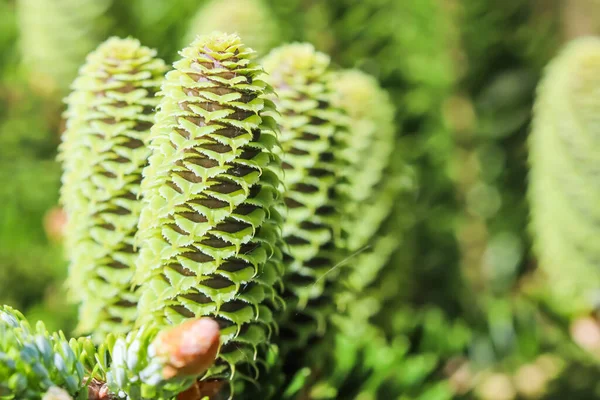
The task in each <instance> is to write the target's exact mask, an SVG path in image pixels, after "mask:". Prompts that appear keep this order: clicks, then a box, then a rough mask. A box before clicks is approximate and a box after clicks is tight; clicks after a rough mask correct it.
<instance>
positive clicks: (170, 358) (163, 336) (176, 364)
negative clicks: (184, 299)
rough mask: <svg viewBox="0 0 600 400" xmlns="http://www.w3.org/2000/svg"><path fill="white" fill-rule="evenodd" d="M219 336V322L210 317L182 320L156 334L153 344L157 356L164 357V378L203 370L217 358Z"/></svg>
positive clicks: (196, 373)
mask: <svg viewBox="0 0 600 400" xmlns="http://www.w3.org/2000/svg"><path fill="white" fill-rule="evenodd" d="M219 339H220V335H219V325H218V324H217V323H216V322H215V321H214V320H212V319H210V318H200V319H194V320H190V321H186V322H184V323H183V324H181V325H179V326H176V327H175V328H172V329H169V330H165V331H162V332H161V333H159V334H158V336H157V337H156V339H155V340H154V343H153V345H154V348H155V349H156V354H157V356H159V357H164V358H165V359H166V365H165V367H164V369H163V376H164V377H165V379H170V378H173V377H175V376H194V375H200V374H202V373H204V372H205V371H206V370H207V369H208V368H210V367H211V366H212V364H213V363H214V362H215V359H216V358H217V352H218V351H219V344H220V343H219Z"/></svg>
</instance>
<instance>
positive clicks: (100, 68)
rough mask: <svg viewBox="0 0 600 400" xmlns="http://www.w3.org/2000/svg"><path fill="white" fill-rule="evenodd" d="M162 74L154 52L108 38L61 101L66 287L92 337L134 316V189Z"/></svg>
mask: <svg viewBox="0 0 600 400" xmlns="http://www.w3.org/2000/svg"><path fill="white" fill-rule="evenodd" d="M164 72H165V65H164V63H163V62H162V60H159V59H156V58H155V52H154V51H153V50H150V49H148V48H147V47H144V46H141V45H140V43H139V42H138V41H137V40H133V39H117V38H112V39H110V40H108V41H106V42H105V43H104V44H102V45H101V46H100V47H99V48H98V49H97V50H96V51H95V52H93V53H91V54H90V56H89V57H88V59H87V63H86V64H85V65H84V66H83V67H82V69H81V71H80V76H79V77H78V78H77V79H76V80H75V83H74V84H73V92H72V94H71V95H70V96H69V97H68V98H67V104H68V109H67V111H66V114H65V116H66V118H67V129H66V131H65V133H64V136H63V143H62V144H61V147H60V152H61V154H60V158H61V160H62V161H63V166H64V175H63V187H62V192H61V195H62V203H63V204H64V208H65V210H66V213H67V215H68V229H67V237H66V245H67V253H68V256H69V259H70V262H71V264H70V279H69V287H70V289H71V292H72V293H73V294H74V295H75V296H76V298H77V299H78V300H80V301H81V310H80V316H81V319H80V330H81V331H83V332H86V333H87V332H92V331H93V332H94V334H95V335H96V336H98V337H102V336H103V335H104V334H106V333H109V332H113V333H118V332H128V331H129V329H130V327H131V325H132V324H133V321H134V319H135V316H136V304H137V301H136V298H137V296H136V294H135V293H134V292H132V291H131V290H130V289H131V279H132V277H133V268H134V263H135V259H136V257H137V251H136V248H135V246H134V235H135V232H136V230H137V224H138V219H139V214H140V209H141V203H140V201H139V200H138V198H139V194H140V193H139V187H140V181H141V179H142V169H143V167H144V166H145V165H146V163H147V158H148V156H149V154H150V151H149V149H148V146H147V144H148V138H149V132H150V127H151V126H152V121H153V118H154V115H153V113H154V111H153V110H154V108H155V107H156V105H157V104H158V98H157V97H156V93H157V91H158V90H159V87H160V83H161V80H162V76H163V73H164Z"/></svg>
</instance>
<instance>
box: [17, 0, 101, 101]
mask: <svg viewBox="0 0 600 400" xmlns="http://www.w3.org/2000/svg"><path fill="white" fill-rule="evenodd" d="M17 5H18V12H19V27H20V34H21V35H20V41H21V43H20V44H21V52H22V54H23V61H24V64H25V66H26V67H27V69H28V70H29V72H30V73H31V82H32V83H33V84H34V85H35V86H36V87H38V88H40V89H42V90H44V91H48V92H54V91H59V92H66V90H67V89H68V87H69V85H70V84H71V82H72V81H73V79H74V78H75V76H76V75H77V69H78V68H79V66H80V65H81V63H82V62H83V61H84V59H85V56H86V54H88V53H89V52H90V51H92V50H93V49H94V47H96V45H97V44H98V43H99V42H100V40H101V39H102V37H103V36H104V31H105V26H106V23H105V21H104V20H103V15H104V14H105V13H106V10H107V9H108V7H109V6H110V0H62V1H55V0H18V1H17ZM75 39H76V40H75Z"/></svg>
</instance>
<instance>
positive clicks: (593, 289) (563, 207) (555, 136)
mask: <svg viewBox="0 0 600 400" xmlns="http://www.w3.org/2000/svg"><path fill="white" fill-rule="evenodd" d="M598 115H600V39H598V38H582V39H577V40H576V41H574V42H572V43H571V44H569V45H568V46H567V48H566V49H565V50H564V51H563V52H562V54H561V55H559V56H558V58H557V59H556V60H555V61H553V62H552V63H551V64H550V66H549V67H548V69H547V71H546V76H545V78H544V79H543V81H542V83H541V84H540V87H539V89H538V96H537V100H536V104H535V115H534V125H533V130H532V133H531V135H530V138H529V146H530V164H531V172H530V186H529V199H530V202H531V216H532V221H531V222H532V224H531V227H532V231H533V235H534V239H535V249H536V252H537V255H538V257H539V265H540V268H541V269H542V270H543V271H544V272H545V274H546V275H547V277H548V282H549V287H550V292H551V293H552V298H551V302H552V304H553V305H554V306H556V308H557V309H558V310H560V311H561V312H564V313H565V314H568V315H573V314H576V313H580V312H589V311H590V310H592V309H594V308H597V307H598V306H599V305H600V298H599V297H598V290H599V289H600V272H599V270H598V260H599V259H600V246H598V244H597V236H598V233H599V229H598V226H599V224H600V211H599V209H598V201H599V200H600V183H599V181H598V174H599V173H600V168H599V165H600V163H599V161H600V142H599V141H598V137H600V125H599V124H598Z"/></svg>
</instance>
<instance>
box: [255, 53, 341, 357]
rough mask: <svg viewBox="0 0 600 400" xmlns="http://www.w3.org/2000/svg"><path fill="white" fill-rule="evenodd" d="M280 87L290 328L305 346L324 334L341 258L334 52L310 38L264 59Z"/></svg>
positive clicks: (338, 117) (271, 79) (338, 115)
mask: <svg viewBox="0 0 600 400" xmlns="http://www.w3.org/2000/svg"><path fill="white" fill-rule="evenodd" d="M263 65H264V67H265V71H266V72H267V73H268V74H269V75H268V77H267V81H268V82H269V83H270V84H271V85H272V86H273V87H274V88H275V91H276V92H277V97H276V98H274V101H275V102H276V103H277V109H278V111H279V112H280V116H278V120H277V122H278V124H279V126H280V129H281V157H282V162H283V169H284V173H285V174H284V182H283V183H284V200H285V204H286V206H287V210H286V214H285V223H284V226H283V236H284V240H285V243H286V248H287V254H286V255H285V261H286V276H285V279H284V282H285V288H286V291H287V292H288V293H287V296H289V297H290V298H293V299H294V300H293V302H295V304H289V302H288V307H289V315H288V317H289V318H291V319H292V322H291V323H290V324H286V325H287V326H288V327H290V328H291V329H290V332H289V333H291V334H293V335H294V336H296V339H297V340H298V342H297V345H299V346H301V345H302V344H303V343H305V342H306V340H307V339H308V338H310V337H311V336H313V335H314V334H315V331H316V332H317V333H318V334H322V333H323V330H324V328H325V320H326V316H327V311H326V308H327V307H329V306H331V305H332V302H331V301H330V300H331V298H330V295H331V293H330V290H329V289H330V287H329V286H330V285H331V282H332V281H334V279H335V277H336V276H337V271H336V268H335V267H336V264H337V263H338V262H339V261H340V251H339V250H338V246H339V239H340V221H341V218H340V213H339V211H340V210H341V209H342V207H343V202H342V201H341V200H342V199H343V197H342V193H341V192H342V191H341V190H340V189H341V187H342V185H343V182H344V181H343V176H344V173H345V172H344V168H343V167H344V165H345V164H344V162H343V154H342V151H341V149H343V147H344V142H343V140H345V138H346V130H345V126H344V125H343V124H344V121H346V119H345V116H344V114H343V113H342V112H340V111H339V110H337V109H336V108H334V107H333V106H332V100H333V94H334V92H333V91H332V90H331V88H330V86H329V81H328V79H329V73H328V67H329V57H328V56H327V55H325V54H323V53H321V52H318V51H316V50H315V49H314V47H313V46H312V45H310V44H302V43H295V44H290V45H285V46H282V47H279V48H276V49H274V50H273V51H271V52H270V53H269V54H268V55H267V56H266V57H265V58H264V60H263Z"/></svg>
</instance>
